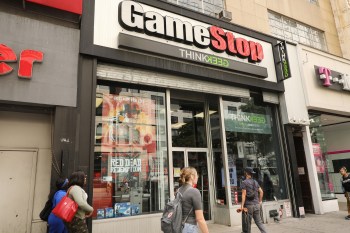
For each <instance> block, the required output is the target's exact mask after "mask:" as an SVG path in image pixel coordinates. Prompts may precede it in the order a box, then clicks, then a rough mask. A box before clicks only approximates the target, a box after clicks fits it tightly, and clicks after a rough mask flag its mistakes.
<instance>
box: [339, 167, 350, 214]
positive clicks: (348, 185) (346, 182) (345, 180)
mask: <svg viewBox="0 0 350 233" xmlns="http://www.w3.org/2000/svg"><path fill="white" fill-rule="evenodd" d="M339 173H340V174H341V178H340V182H341V187H342V189H343V192H344V195H345V198H346V202H347V207H348V216H346V217H345V219H346V220H350V175H349V174H348V173H347V170H346V167H342V168H340V170H339Z"/></svg>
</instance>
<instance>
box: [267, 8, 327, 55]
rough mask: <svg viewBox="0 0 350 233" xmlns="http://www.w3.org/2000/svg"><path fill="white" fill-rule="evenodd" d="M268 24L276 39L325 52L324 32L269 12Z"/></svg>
mask: <svg viewBox="0 0 350 233" xmlns="http://www.w3.org/2000/svg"><path fill="white" fill-rule="evenodd" d="M269 23H270V27H271V33H272V34H273V35H274V36H276V37H278V38H281V39H284V40H287V41H293V42H298V43H301V44H304V45H308V46H311V47H314V48H317V49H321V50H325V51H327V45H326V39H325V36H324V32H322V31H320V30H318V29H316V28H313V27H311V26H309V25H306V24H303V23H300V22H298V21H295V20H294V19H291V18H287V17H285V16H282V15H280V14H277V13H274V12H270V11H269Z"/></svg>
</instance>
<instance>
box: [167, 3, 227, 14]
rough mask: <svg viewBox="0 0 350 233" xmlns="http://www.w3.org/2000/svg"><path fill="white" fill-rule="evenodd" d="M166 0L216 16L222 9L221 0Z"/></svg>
mask: <svg viewBox="0 0 350 233" xmlns="http://www.w3.org/2000/svg"><path fill="white" fill-rule="evenodd" d="M166 1H167V2H170V3H173V4H177V5H179V6H183V7H186V8H188V9H191V10H194V11H199V12H201V13H204V14H208V15H211V16H213V17H217V16H218V14H219V12H221V11H222V10H223V9H224V1H223V0H166Z"/></svg>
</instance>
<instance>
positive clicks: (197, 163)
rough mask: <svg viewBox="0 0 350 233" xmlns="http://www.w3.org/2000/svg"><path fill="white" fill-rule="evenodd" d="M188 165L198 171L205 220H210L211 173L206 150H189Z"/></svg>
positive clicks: (198, 187)
mask: <svg viewBox="0 0 350 233" xmlns="http://www.w3.org/2000/svg"><path fill="white" fill-rule="evenodd" d="M187 156H188V165H189V166H190V167H194V168H195V169H196V170H197V173H198V182H197V189H198V190H199V192H200V193H201V196H202V205H203V214H204V218H205V220H210V218H211V215H210V196H209V194H210V192H209V175H208V164H207V153H206V152H190V151H189V152H188V154H187Z"/></svg>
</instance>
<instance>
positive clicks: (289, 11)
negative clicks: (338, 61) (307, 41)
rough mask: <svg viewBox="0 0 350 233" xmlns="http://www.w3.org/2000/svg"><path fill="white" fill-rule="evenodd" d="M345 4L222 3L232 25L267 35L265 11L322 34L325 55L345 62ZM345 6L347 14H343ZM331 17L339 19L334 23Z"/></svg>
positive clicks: (348, 30)
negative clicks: (294, 21)
mask: <svg viewBox="0 0 350 233" xmlns="http://www.w3.org/2000/svg"><path fill="white" fill-rule="evenodd" d="M340 2H344V3H342V4H340ZM348 2H349V1H348V0H319V1H318V3H317V4H315V3H310V1H309V0H293V1H291V0H279V1H275V0H237V1H226V9H227V11H230V12H232V21H231V22H232V23H235V24H239V25H242V26H245V27H248V28H251V29H253V30H256V31H259V32H263V33H267V34H271V29H270V25H269V19H268V11H272V12H275V13H278V14H281V15H283V16H286V17H289V18H292V19H294V20H296V21H298V22H301V23H304V24H307V25H309V26H311V27H314V28H316V29H319V30H321V31H323V32H324V34H325V39H326V45H327V49H328V50H327V52H329V53H331V54H334V55H337V56H341V57H342V56H344V57H346V58H349V57H350V52H349V51H350V43H349V39H350V3H349V4H348V5H347V4H345V3H348ZM345 5H347V13H346V12H344V7H345ZM333 8H334V10H333ZM334 16H336V17H339V19H335V17H334ZM337 29H338V30H337Z"/></svg>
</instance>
